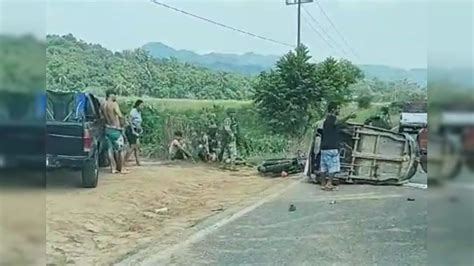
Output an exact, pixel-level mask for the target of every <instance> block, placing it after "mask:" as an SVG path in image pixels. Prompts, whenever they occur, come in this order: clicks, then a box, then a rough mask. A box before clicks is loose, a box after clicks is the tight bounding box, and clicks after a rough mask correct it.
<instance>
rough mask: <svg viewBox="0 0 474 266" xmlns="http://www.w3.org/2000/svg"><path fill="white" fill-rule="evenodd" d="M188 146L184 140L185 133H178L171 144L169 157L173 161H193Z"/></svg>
mask: <svg viewBox="0 0 474 266" xmlns="http://www.w3.org/2000/svg"><path fill="white" fill-rule="evenodd" d="M185 146H186V145H185V144H184V140H183V133H182V132H181V131H176V132H175V133H174V138H173V140H172V141H171V143H170V147H169V155H170V159H171V160H186V159H190V158H191V159H192V156H191V154H190V153H189V152H188V151H187V150H186V147H185Z"/></svg>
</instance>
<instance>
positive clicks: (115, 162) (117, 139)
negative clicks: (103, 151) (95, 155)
mask: <svg viewBox="0 0 474 266" xmlns="http://www.w3.org/2000/svg"><path fill="white" fill-rule="evenodd" d="M103 113H104V117H105V139H106V142H107V153H108V157H109V161H110V168H111V171H112V173H113V174H116V173H119V172H121V173H124V174H125V173H128V171H127V170H125V169H122V166H123V161H124V156H123V154H122V151H123V148H124V146H125V141H124V136H123V128H122V125H123V122H124V121H123V115H122V112H120V107H119V105H118V103H117V96H116V95H115V92H114V91H112V90H107V92H106V101H105V104H104V108H103Z"/></svg>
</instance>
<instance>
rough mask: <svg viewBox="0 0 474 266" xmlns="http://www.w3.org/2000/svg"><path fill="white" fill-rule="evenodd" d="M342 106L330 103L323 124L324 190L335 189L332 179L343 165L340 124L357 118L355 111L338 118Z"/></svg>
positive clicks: (322, 162)
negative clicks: (340, 152)
mask: <svg viewBox="0 0 474 266" xmlns="http://www.w3.org/2000/svg"><path fill="white" fill-rule="evenodd" d="M339 112H340V108H339V106H338V105H337V104H335V103H330V104H329V106H328V113H327V116H326V120H325V121H324V124H323V130H322V131H323V132H322V139H321V164H320V168H321V169H320V170H321V173H322V174H323V180H324V179H326V182H324V181H323V182H322V183H321V185H322V189H323V190H333V189H334V186H333V184H332V180H333V178H334V176H335V175H336V173H338V172H340V171H341V165H340V162H339V145H340V142H341V140H340V126H341V125H342V124H344V123H345V122H346V121H347V120H349V119H351V118H355V117H356V115H355V114H354V113H352V114H350V115H349V116H347V117H346V118H344V119H342V120H339V121H338V120H337V116H338V115H339Z"/></svg>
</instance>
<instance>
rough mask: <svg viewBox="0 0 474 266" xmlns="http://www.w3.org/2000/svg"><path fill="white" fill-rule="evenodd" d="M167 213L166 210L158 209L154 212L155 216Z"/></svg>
mask: <svg viewBox="0 0 474 266" xmlns="http://www.w3.org/2000/svg"><path fill="white" fill-rule="evenodd" d="M168 211H169V209H168V208H166V207H165V208H160V209H156V210H155V214H163V213H167V212H168Z"/></svg>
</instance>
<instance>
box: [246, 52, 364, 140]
mask: <svg viewBox="0 0 474 266" xmlns="http://www.w3.org/2000/svg"><path fill="white" fill-rule="evenodd" d="M310 59H311V56H310V55H309V50H308V48H307V47H305V46H304V45H301V46H300V47H298V48H296V49H295V51H290V52H289V53H288V54H286V55H285V56H283V57H282V58H281V59H280V60H279V61H278V62H277V63H276V65H275V68H274V69H272V70H270V71H268V72H263V73H261V74H260V76H259V79H258V82H257V84H256V87H255V96H254V101H255V103H256V105H257V108H258V110H259V113H260V115H261V116H262V117H263V118H265V121H267V123H268V125H269V126H270V128H272V129H273V130H274V131H275V132H278V133H289V134H298V133H302V132H303V131H304V130H305V129H306V125H308V122H309V120H311V114H312V113H314V111H315V110H317V109H320V108H321V106H322V105H323V103H326V102H329V101H336V102H339V103H341V104H342V103H345V102H348V101H350V100H351V90H350V85H352V84H354V83H356V82H357V81H358V80H360V79H362V78H363V74H362V71H360V69H358V68H357V67H356V66H354V65H353V64H352V63H350V62H349V61H347V60H336V59H334V58H327V59H326V60H325V61H323V62H321V63H318V64H314V63H311V62H310Z"/></svg>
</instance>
